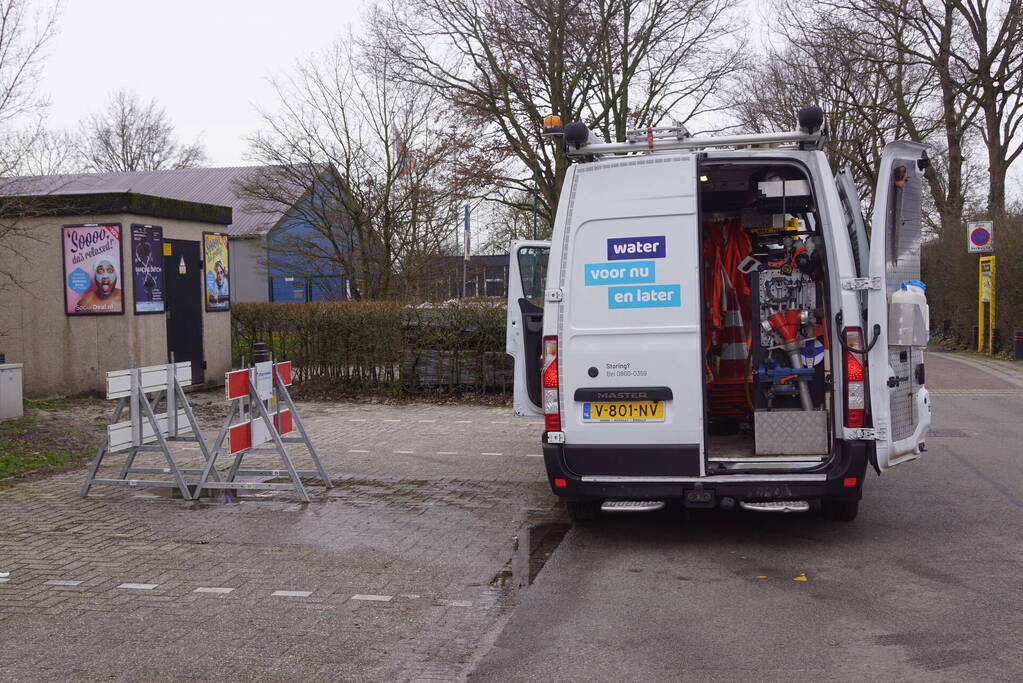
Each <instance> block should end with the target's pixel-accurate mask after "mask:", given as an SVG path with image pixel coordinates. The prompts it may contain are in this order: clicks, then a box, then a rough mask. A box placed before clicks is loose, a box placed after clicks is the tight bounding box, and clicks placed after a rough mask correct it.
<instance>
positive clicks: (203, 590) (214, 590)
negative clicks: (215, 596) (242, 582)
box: [192, 588, 234, 593]
mask: <svg viewBox="0 0 1023 683" xmlns="http://www.w3.org/2000/svg"><path fill="white" fill-rule="evenodd" d="M233 590H234V589H233V588H196V589H195V590H194V591H192V592H193V593H230V592H231V591H233Z"/></svg>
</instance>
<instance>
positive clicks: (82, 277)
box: [67, 268, 92, 294]
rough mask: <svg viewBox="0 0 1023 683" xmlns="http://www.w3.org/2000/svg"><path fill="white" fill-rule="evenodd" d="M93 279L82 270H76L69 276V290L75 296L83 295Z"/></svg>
mask: <svg viewBox="0 0 1023 683" xmlns="http://www.w3.org/2000/svg"><path fill="white" fill-rule="evenodd" d="M91 283H92V278H91V277H89V274H88V273H86V272H85V271H84V270H82V269H81V268H75V269H74V270H72V271H71V272H70V273H68V274H67V288H68V289H70V290H71V291H72V292H74V293H75V294H81V293H82V292H84V291H85V290H87V289H88V288H89V285H90V284H91Z"/></svg>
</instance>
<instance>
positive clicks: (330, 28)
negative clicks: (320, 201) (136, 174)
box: [42, 0, 362, 166]
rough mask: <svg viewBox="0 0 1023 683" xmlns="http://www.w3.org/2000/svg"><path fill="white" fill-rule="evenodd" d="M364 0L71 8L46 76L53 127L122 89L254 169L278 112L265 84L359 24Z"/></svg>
mask: <svg viewBox="0 0 1023 683" xmlns="http://www.w3.org/2000/svg"><path fill="white" fill-rule="evenodd" d="M361 6H362V3H361V1H360V0H170V1H165V2H156V1H155V0H66V5H65V8H64V11H63V12H62V13H61V17H60V23H59V33H58V35H57V37H56V39H55V40H54V41H53V43H52V44H51V45H50V50H49V57H48V58H47V61H46V63H45V65H44V68H43V75H44V79H43V84H42V86H43V90H44V92H45V93H47V94H48V95H49V98H50V102H51V107H50V124H51V127H53V128H73V127H75V126H76V125H77V123H78V122H79V121H80V120H81V119H83V118H84V117H85V116H86V115H87V114H88V113H89V112H90V111H96V110H99V109H101V108H102V107H103V105H104V103H105V102H106V100H107V97H108V96H109V94H110V93H111V92H113V91H115V90H118V89H119V88H126V89H129V90H134V91H136V92H137V93H138V94H139V95H141V96H142V97H143V98H145V99H147V100H148V99H149V98H151V97H156V98H157V100H158V101H159V102H160V103H161V104H162V105H163V106H164V107H165V108H166V110H167V113H168V115H169V116H170V118H171V120H172V121H173V123H174V124H175V126H176V128H177V131H178V134H179V138H181V139H183V140H187V141H191V140H193V139H194V138H195V137H196V136H200V135H201V136H202V142H203V144H205V146H206V149H207V152H208V153H209V158H210V161H211V162H212V165H216V166H232V165H238V164H243V163H246V161H245V158H244V157H245V148H246V145H245V142H244V138H245V137H246V136H247V135H249V134H251V133H252V132H254V131H255V130H256V129H257V128H258V127H259V125H260V122H259V117H258V115H257V113H256V109H255V108H256V106H257V105H258V106H261V107H264V108H271V109H272V108H274V107H275V105H276V98H275V96H274V93H273V91H272V89H271V88H270V86H269V85H268V83H267V78H268V77H269V76H271V75H274V74H278V75H279V74H281V73H284V72H286V71H288V70H289V68H290V67H291V65H293V64H294V63H295V62H296V61H297V60H299V59H301V58H303V57H305V56H307V55H310V54H312V53H314V52H317V51H319V50H321V49H323V48H325V47H327V46H328V45H330V44H331V43H333V42H334V41H335V40H337V39H339V38H340V37H342V36H343V35H345V34H346V33H347V26H349V25H355V24H357V23H358V22H359V19H360V13H361Z"/></svg>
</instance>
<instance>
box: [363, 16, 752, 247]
mask: <svg viewBox="0 0 1023 683" xmlns="http://www.w3.org/2000/svg"><path fill="white" fill-rule="evenodd" d="M735 4H736V3H734V2H733V1H732V0H558V1H555V0H491V1H490V2H485V3H480V2H476V1H475V0H421V1H420V0H417V1H416V2H412V0H390V1H389V3H388V4H383V3H381V4H379V5H377V7H376V8H375V9H374V10H373V12H372V15H371V24H372V26H373V29H374V31H375V39H376V44H377V46H378V47H379V48H380V49H381V50H382V51H386V52H387V53H388V54H390V55H392V56H393V57H394V58H395V59H396V60H397V67H398V68H397V70H396V76H397V77H398V78H400V79H402V80H403V81H405V82H407V83H411V84H415V85H418V86H422V87H426V88H429V89H430V90H431V91H433V92H435V93H437V94H438V95H440V96H441V97H443V98H444V99H445V100H446V101H447V102H448V103H449V106H451V107H452V108H453V109H454V111H455V113H456V114H457V115H458V125H460V126H462V127H463V128H465V129H468V130H471V131H473V133H474V135H475V139H476V140H477V144H478V146H479V148H480V149H485V150H486V151H487V153H489V154H491V155H493V156H494V157H495V158H497V159H500V160H501V161H502V162H503V163H502V165H501V167H500V169H499V173H498V175H497V177H496V178H495V180H496V181H497V183H498V186H499V189H501V190H502V192H500V193H499V194H498V195H497V201H501V202H507V201H517V200H518V198H521V197H531V196H532V194H533V193H534V192H538V193H539V196H540V198H541V201H540V212H541V217H542V225H543V230H542V233H543V234H549V232H550V226H551V223H552V219H553V212H554V208H555V206H556V204H557V198H558V195H559V194H560V191H561V183H562V181H563V179H564V174H565V171H566V170H567V167H568V162H567V160H566V159H564V158H563V157H562V156H561V155H560V154H557V153H556V151H555V150H554V149H553V148H552V147H551V146H550V145H544V144H543V143H542V140H541V137H540V132H541V131H540V127H541V121H542V119H543V117H544V116H546V115H549V114H557V115H560V116H561V117H562V118H563V120H564V121H565V122H568V121H577V120H586V121H587V122H589V123H590V124H591V125H592V126H594V127H595V128H596V129H597V130H599V131H601V132H602V133H603V134H604V135H605V136H608V137H620V136H621V135H622V134H623V132H624V130H625V129H626V128H628V127H631V126H636V125H658V124H661V123H662V122H666V121H670V120H676V121H679V122H686V121H688V120H690V119H691V118H692V117H693V116H694V115H695V114H696V113H698V112H702V111H706V110H708V109H710V108H711V107H710V105H709V104H708V103H709V102H710V101H711V96H712V94H713V93H714V91H715V89H716V87H717V85H718V83H719V82H720V80H721V79H722V78H723V77H724V76H725V75H726V74H728V73H729V72H731V71H732V70H733V69H734V68H736V66H737V65H738V64H739V63H740V55H741V50H740V46H739V45H737V44H735V41H734V40H733V38H734V31H736V30H737V29H736V28H735V27H738V26H741V23H738V22H733V21H731V20H730V19H731V17H730V16H729V9H730V8H731V7H733V6H734V5H735ZM505 189H507V190H512V192H510V193H509V192H503V190H505ZM515 191H517V192H515ZM519 208H521V209H522V210H530V209H531V207H530V206H520V207H519Z"/></svg>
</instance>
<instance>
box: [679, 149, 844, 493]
mask: <svg viewBox="0 0 1023 683" xmlns="http://www.w3.org/2000/svg"><path fill="white" fill-rule="evenodd" d="M699 201H700V211H701V239H700V244H701V263H700V265H701V271H702V278H703V283H702V284H703V304H704V306H703V313H704V319H703V349H704V378H705V391H706V401H705V404H704V405H705V413H706V424H707V448H706V453H707V472H708V473H713V472H723V471H731V470H740V469H741V470H757V469H764V468H770V469H778V468H792V469H797V468H802V467H810V466H813V465H816V464H819V463H821V462H822V461H824V460H825V459H827V457H828V454H829V452H830V447H829V444H830V442H831V439H830V438H829V437H830V435H829V422H830V421H829V419H828V415H829V413H830V411H831V402H830V390H829V384H830V383H829V376H830V372H831V368H830V367H829V366H830V359H829V354H828V353H827V349H828V348H829V331H828V320H829V316H828V314H827V308H828V296H827V287H828V277H827V269H826V267H825V264H826V259H825V258H824V256H825V252H824V250H825V248H826V245H825V243H824V237H823V234H822V231H821V230H820V219H819V216H818V214H817V212H816V209H815V203H814V196H813V188H812V186H811V183H810V179H809V178H808V177H807V175H806V173H805V172H804V171H803V170H802V169H801V168H800V167H799V166H797V165H795V164H790V163H788V164H778V163H765V162H760V163H743V162H727V163H713V162H706V163H704V164H702V165H701V167H700V194H699Z"/></svg>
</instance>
